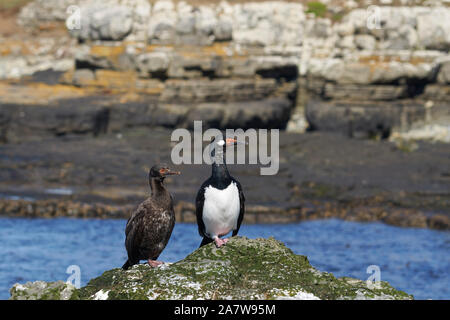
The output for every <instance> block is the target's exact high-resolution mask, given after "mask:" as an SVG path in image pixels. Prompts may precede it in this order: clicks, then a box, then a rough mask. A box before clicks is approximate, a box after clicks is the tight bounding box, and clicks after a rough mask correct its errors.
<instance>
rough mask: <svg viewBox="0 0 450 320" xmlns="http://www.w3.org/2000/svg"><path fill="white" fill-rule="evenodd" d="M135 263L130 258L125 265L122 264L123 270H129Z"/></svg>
mask: <svg viewBox="0 0 450 320" xmlns="http://www.w3.org/2000/svg"><path fill="white" fill-rule="evenodd" d="M132 265H133V264H132V263H131V262H130V260H129V259H128V260H127V261H126V262H125V263H124V265H123V266H122V269H123V270H128V269H129V268H130V267H131V266H132Z"/></svg>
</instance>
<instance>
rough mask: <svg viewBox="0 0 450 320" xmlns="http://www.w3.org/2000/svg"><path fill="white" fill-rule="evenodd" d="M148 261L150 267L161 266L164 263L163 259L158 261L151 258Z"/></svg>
mask: <svg viewBox="0 0 450 320" xmlns="http://www.w3.org/2000/svg"><path fill="white" fill-rule="evenodd" d="M147 262H148V265H149V266H150V267H152V268H156V267H157V266H160V265H162V264H163V263H164V262H162V261H158V260H150V259H148V260H147Z"/></svg>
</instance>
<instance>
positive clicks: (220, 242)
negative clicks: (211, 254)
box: [214, 237, 228, 248]
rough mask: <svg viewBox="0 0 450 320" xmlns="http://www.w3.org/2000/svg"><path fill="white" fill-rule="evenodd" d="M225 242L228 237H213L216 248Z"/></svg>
mask: <svg viewBox="0 0 450 320" xmlns="http://www.w3.org/2000/svg"><path fill="white" fill-rule="evenodd" d="M227 242H228V239H220V238H219V237H217V238H215V239H214V243H215V244H216V247H217V248H220V247H221V246H223V245H224V244H226V243H227Z"/></svg>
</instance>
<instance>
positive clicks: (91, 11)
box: [68, 2, 133, 41]
mask: <svg viewBox="0 0 450 320" xmlns="http://www.w3.org/2000/svg"><path fill="white" fill-rule="evenodd" d="M80 17H81V21H80V22H81V25H80V28H69V29H68V30H69V32H70V33H71V34H72V36H74V37H76V38H78V39H80V40H114V41H117V40H122V39H124V38H125V37H126V36H127V35H128V34H130V33H131V31H132V27H133V15H132V10H131V8H130V7H127V6H122V5H111V6H109V5H106V4H105V3H101V2H100V3H96V4H90V5H86V6H83V7H81V13H80Z"/></svg>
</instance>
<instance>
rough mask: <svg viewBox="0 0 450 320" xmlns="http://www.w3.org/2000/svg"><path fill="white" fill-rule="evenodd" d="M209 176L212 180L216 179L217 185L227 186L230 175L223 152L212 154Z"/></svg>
mask: <svg viewBox="0 0 450 320" xmlns="http://www.w3.org/2000/svg"><path fill="white" fill-rule="evenodd" d="M211 177H212V178H213V180H214V181H217V183H218V184H219V185H223V186H228V185H229V184H230V181H231V177H230V174H229V172H228V169H227V164H226V163H225V156H224V154H223V153H216V154H214V156H213V163H212V172H211Z"/></svg>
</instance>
